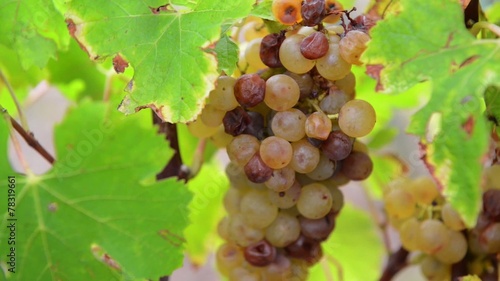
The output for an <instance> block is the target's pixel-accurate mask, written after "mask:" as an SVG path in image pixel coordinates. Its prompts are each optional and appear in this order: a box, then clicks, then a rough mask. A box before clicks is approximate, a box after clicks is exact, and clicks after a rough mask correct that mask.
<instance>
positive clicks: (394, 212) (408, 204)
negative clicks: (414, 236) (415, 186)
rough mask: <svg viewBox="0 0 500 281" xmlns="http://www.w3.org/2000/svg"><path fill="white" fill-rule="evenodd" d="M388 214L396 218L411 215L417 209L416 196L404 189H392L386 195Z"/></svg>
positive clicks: (385, 201)
mask: <svg viewBox="0 0 500 281" xmlns="http://www.w3.org/2000/svg"><path fill="white" fill-rule="evenodd" d="M384 203H385V210H386V211H387V214H388V215H389V216H391V217H393V218H396V219H405V218H409V217H411V216H412V215H413V214H414V213H415V211H416V202H415V198H413V196H412V195H411V193H409V192H408V191H406V190H404V189H392V190H390V191H389V192H388V193H387V194H386V195H385V196H384Z"/></svg>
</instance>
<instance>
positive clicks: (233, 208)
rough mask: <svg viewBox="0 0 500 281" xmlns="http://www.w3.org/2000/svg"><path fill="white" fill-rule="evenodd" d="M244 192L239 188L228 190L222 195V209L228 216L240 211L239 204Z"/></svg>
mask: <svg viewBox="0 0 500 281" xmlns="http://www.w3.org/2000/svg"><path fill="white" fill-rule="evenodd" d="M245 193H246V190H243V189H239V188H230V189H229V190H228V191H227V192H226V194H225V195H224V199H223V204H224V209H226V211H227V212H228V213H229V214H235V213H238V212H239V211H240V202H241V198H242V197H243V195H244V194H245Z"/></svg>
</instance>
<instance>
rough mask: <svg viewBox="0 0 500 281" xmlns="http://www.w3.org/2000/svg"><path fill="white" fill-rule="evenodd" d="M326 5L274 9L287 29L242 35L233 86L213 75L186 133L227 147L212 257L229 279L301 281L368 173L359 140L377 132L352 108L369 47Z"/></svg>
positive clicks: (360, 109) (253, 28) (249, 28)
mask: <svg viewBox="0 0 500 281" xmlns="http://www.w3.org/2000/svg"><path fill="white" fill-rule="evenodd" d="M339 7H340V6H339V5H338V4H336V2H332V1H326V2H325V1H316V0H314V1H302V0H300V1H294V0H287V1H285V0H275V1H273V5H272V9H273V13H274V15H275V17H276V18H277V20H278V21H280V22H281V23H283V24H286V25H291V26H290V27H289V28H287V29H286V30H283V31H280V32H278V33H268V32H267V31H266V30H265V26H264V25H263V24H262V22H260V21H259V20H258V19H252V20H249V21H247V23H246V24H245V25H243V27H241V29H240V31H239V33H238V34H237V40H238V41H239V42H240V45H241V46H243V47H244V50H243V51H242V55H241V57H240V60H239V65H240V67H241V71H240V73H238V74H239V76H238V77H231V76H224V75H223V76H220V77H219V78H218V79H217V81H216V84H215V88H214V90H212V91H211V93H210V95H209V98H208V102H207V104H206V106H205V108H204V109H203V110H202V112H201V114H200V116H199V118H198V119H197V120H196V121H194V122H193V123H190V124H188V128H189V130H190V131H191V133H192V134H194V135H196V136H198V137H202V138H209V139H210V140H212V141H213V142H214V144H216V145H217V146H219V147H225V148H226V150H227V154H228V157H229V159H230V163H229V164H228V165H227V167H226V173H227V175H228V177H229V180H230V183H231V188H230V189H229V190H228V192H227V194H226V195H225V198H224V207H225V209H226V211H227V213H228V214H227V216H226V217H225V218H224V219H223V220H222V221H221V222H220V223H219V226H218V233H219V235H220V236H221V237H222V238H223V239H224V240H225V243H224V244H223V245H222V246H221V247H220V248H219V249H218V251H217V254H216V259H217V264H218V268H219V271H220V272H221V273H222V274H223V275H225V276H227V277H228V278H229V280H239V281H241V280H280V281H287V280H291V281H292V280H293V281H299V280H306V279H307V274H308V268H309V267H310V266H312V265H314V264H315V263H317V262H318V261H319V260H320V259H321V258H322V255H323V251H322V248H321V242H323V241H325V240H326V239H327V238H328V237H329V235H330V234H331V233H332V231H333V230H334V228H335V220H336V217H337V216H338V215H339V213H340V211H341V208H342V206H343V202H344V198H343V195H342V192H341V191H340V189H339V186H341V185H344V184H346V183H347V182H349V181H351V180H353V181H361V180H364V179H366V178H367V177H368V176H369V175H370V173H371V171H372V168H373V164H372V161H371V159H370V157H369V156H368V151H367V148H366V146H365V145H364V144H363V143H361V142H359V141H358V140H356V138H359V137H363V136H365V135H367V134H369V133H370V131H371V130H372V129H373V127H374V125H375V122H376V115H375V111H374V109H373V107H372V106H371V105H370V104H369V103H368V102H366V101H364V100H360V99H356V98H355V90H354V88H355V77H354V75H353V73H352V72H351V65H352V64H357V65H359V64H361V62H360V60H359V58H360V56H361V54H362V52H363V51H364V49H365V48H366V46H365V45H366V42H367V41H368V40H369V36H368V34H367V33H365V31H363V30H362V29H355V28H353V29H352V30H349V31H348V32H345V30H344V28H343V27H342V26H341V25H339V24H338V23H337V24H329V23H328V22H332V21H333V22H338V20H339V18H340V16H341V13H340V12H339Z"/></svg>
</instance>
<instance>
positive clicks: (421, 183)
mask: <svg viewBox="0 0 500 281" xmlns="http://www.w3.org/2000/svg"><path fill="white" fill-rule="evenodd" d="M405 188H406V189H407V190H408V191H409V192H410V193H411V194H412V195H413V197H415V200H417V203H420V204H423V205H430V204H432V202H433V201H434V200H435V199H436V198H437V197H438V196H439V191H438V189H437V185H436V183H435V182H434V180H433V179H432V178H430V177H419V178H416V179H414V180H412V181H411V182H409V184H408V185H407V186H406V187H405Z"/></svg>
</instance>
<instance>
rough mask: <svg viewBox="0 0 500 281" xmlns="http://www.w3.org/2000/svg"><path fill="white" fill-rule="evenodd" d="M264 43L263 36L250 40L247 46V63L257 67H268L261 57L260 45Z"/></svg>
mask: <svg viewBox="0 0 500 281" xmlns="http://www.w3.org/2000/svg"><path fill="white" fill-rule="evenodd" d="M261 43H262V38H255V39H253V40H252V41H250V42H248V45H247V46H246V48H245V59H246V61H247V63H248V64H249V65H250V66H251V67H253V68H255V69H263V68H266V65H265V64H264V62H263V61H262V60H261V58H260V45H261Z"/></svg>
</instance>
